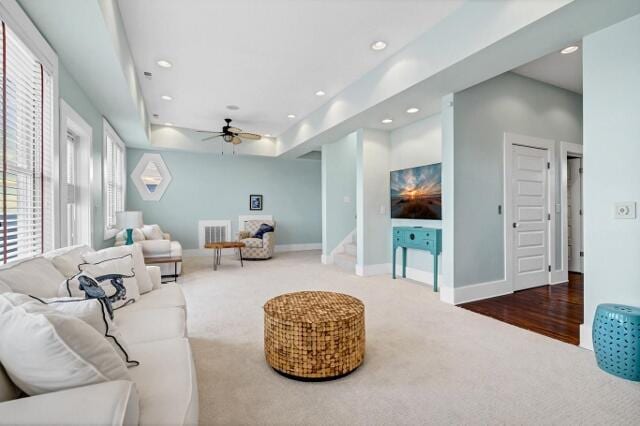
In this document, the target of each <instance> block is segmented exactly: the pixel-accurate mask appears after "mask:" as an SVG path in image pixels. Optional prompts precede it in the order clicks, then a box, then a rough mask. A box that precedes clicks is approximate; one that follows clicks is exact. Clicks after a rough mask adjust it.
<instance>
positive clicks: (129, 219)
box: [116, 211, 143, 229]
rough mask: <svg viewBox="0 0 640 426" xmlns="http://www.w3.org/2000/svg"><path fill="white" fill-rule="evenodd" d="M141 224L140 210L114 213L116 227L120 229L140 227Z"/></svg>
mask: <svg viewBox="0 0 640 426" xmlns="http://www.w3.org/2000/svg"><path fill="white" fill-rule="evenodd" d="M142 225H143V221H142V212H140V211H124V212H117V213H116V227H118V228H120V229H133V228H141V227H142Z"/></svg>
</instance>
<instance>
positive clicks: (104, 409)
mask: <svg viewBox="0 0 640 426" xmlns="http://www.w3.org/2000/svg"><path fill="white" fill-rule="evenodd" d="M139 410H140V407H139V405H138V393H137V392H136V387H135V384H134V383H133V382H131V381H124V380H114V381H111V382H106V383H99V384H96V385H90V386H82V387H79V388H74V389H68V390H63V391H59V392H51V393H47V394H44V395H38V396H32V397H30V398H20V399H16V400H14V401H11V402H7V403H5V404H0V423H1V424H3V425H83V426H84V425H137V424H138V420H139V418H140V411H139Z"/></svg>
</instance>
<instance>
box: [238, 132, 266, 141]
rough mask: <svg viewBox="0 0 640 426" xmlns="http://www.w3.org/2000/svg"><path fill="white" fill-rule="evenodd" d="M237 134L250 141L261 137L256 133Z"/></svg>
mask: <svg viewBox="0 0 640 426" xmlns="http://www.w3.org/2000/svg"><path fill="white" fill-rule="evenodd" d="M238 136H239V137H241V138H242V139H248V140H252V141H259V140H260V139H262V136H260V135H256V134H255V133H238Z"/></svg>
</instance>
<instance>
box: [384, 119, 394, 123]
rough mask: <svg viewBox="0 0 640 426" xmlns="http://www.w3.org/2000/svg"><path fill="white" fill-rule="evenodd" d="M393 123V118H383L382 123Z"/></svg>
mask: <svg viewBox="0 0 640 426" xmlns="http://www.w3.org/2000/svg"><path fill="white" fill-rule="evenodd" d="M391 123H393V119H391V118H385V119H384V120H382V124H391Z"/></svg>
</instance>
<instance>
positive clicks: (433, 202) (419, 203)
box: [391, 163, 442, 220]
mask: <svg viewBox="0 0 640 426" xmlns="http://www.w3.org/2000/svg"><path fill="white" fill-rule="evenodd" d="M441 170H442V163H436V164H430V165H428V166H421V167H413V168H410V169H403V170H395V171H392V172H391V217H392V218H393V219H431V220H441V219H442V173H441Z"/></svg>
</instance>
